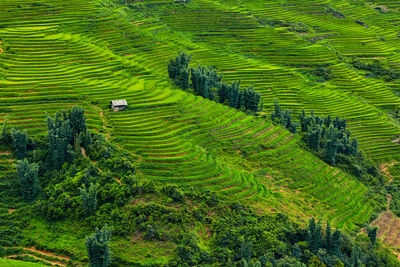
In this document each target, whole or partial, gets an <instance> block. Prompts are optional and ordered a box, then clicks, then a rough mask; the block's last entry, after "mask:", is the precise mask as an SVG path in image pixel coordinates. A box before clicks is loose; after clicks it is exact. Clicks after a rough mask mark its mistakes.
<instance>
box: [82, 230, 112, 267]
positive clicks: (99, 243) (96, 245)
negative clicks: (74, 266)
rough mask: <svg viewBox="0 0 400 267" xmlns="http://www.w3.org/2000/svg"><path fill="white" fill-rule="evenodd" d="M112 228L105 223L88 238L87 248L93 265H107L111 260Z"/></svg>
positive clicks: (100, 266) (96, 266) (101, 266)
mask: <svg viewBox="0 0 400 267" xmlns="http://www.w3.org/2000/svg"><path fill="white" fill-rule="evenodd" d="M110 240H111V229H110V228H108V227H107V225H105V226H104V227H103V229H101V230H99V229H98V228H96V231H95V232H94V233H93V234H92V235H90V236H88V237H87V238H86V249H87V252H88V255H89V261H90V266H91V267H107V266H108V265H109V264H110V261H111V252H110Z"/></svg>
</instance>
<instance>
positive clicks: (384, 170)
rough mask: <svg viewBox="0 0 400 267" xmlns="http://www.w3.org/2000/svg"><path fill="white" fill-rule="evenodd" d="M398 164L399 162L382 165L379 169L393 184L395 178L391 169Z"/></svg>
mask: <svg viewBox="0 0 400 267" xmlns="http://www.w3.org/2000/svg"><path fill="white" fill-rule="evenodd" d="M396 163H398V162H397V161H394V162H389V163H382V164H381V165H380V166H379V167H380V170H381V172H382V173H383V174H384V175H385V176H386V177H387V178H388V179H389V182H390V183H391V182H393V176H392V175H391V174H390V171H389V168H390V167H393V165H394V164H396Z"/></svg>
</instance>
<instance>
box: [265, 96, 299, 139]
mask: <svg viewBox="0 0 400 267" xmlns="http://www.w3.org/2000/svg"><path fill="white" fill-rule="evenodd" d="M271 120H272V121H273V122H276V123H279V124H281V125H282V126H284V127H285V128H286V129H288V130H289V131H290V132H291V133H297V127H298V126H299V123H298V122H294V121H293V118H292V111H291V110H289V109H285V108H282V107H281V106H280V105H279V101H278V99H275V100H274V110H273V111H272V113H271Z"/></svg>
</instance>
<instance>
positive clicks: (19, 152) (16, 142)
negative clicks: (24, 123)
mask: <svg viewBox="0 0 400 267" xmlns="http://www.w3.org/2000/svg"><path fill="white" fill-rule="evenodd" d="M11 138H12V141H13V146H14V151H15V156H16V158H17V159H23V158H25V157H26V153H27V145H28V133H27V132H26V131H21V130H15V129H14V128H13V129H12V130H11Z"/></svg>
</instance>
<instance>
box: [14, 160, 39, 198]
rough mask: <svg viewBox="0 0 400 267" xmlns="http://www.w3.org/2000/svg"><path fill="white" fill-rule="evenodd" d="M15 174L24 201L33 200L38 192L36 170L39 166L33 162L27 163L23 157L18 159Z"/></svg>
mask: <svg viewBox="0 0 400 267" xmlns="http://www.w3.org/2000/svg"><path fill="white" fill-rule="evenodd" d="M16 168H17V175H18V178H19V182H20V186H21V194H22V197H23V198H24V199H25V200H26V201H31V200H34V199H35V198H36V196H37V194H38V189H39V183H38V171H39V166H38V165H37V164H35V163H29V162H28V160H27V159H26V158H25V159H24V160H19V161H18V162H17V165H16Z"/></svg>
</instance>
